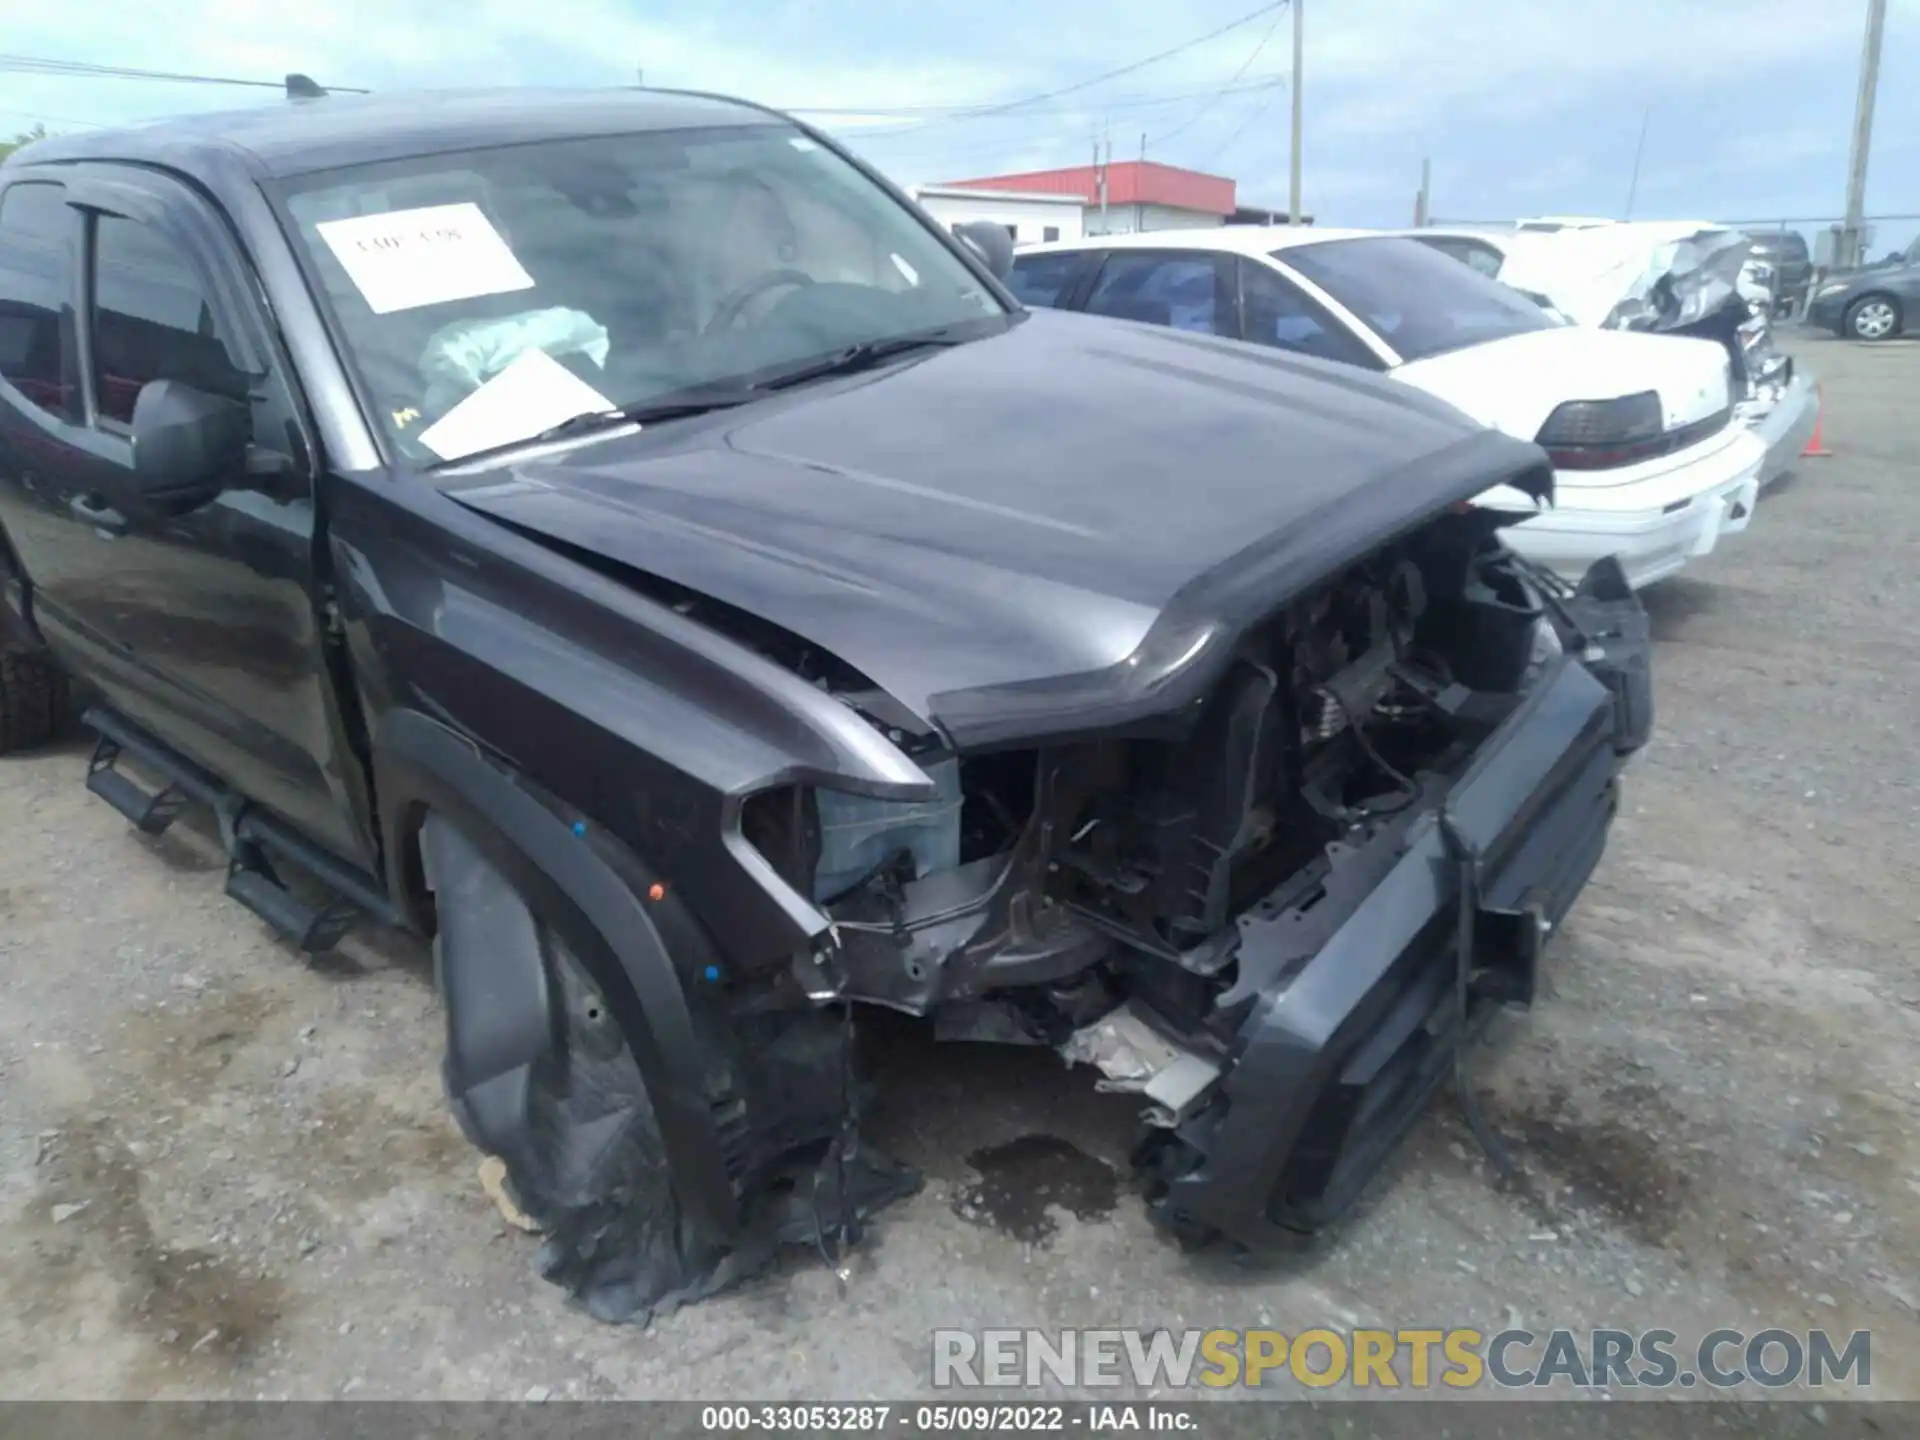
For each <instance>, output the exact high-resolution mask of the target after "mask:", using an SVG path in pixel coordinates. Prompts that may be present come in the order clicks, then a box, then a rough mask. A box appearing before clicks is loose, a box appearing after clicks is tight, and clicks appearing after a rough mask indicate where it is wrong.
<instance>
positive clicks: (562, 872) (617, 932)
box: [374, 710, 741, 1244]
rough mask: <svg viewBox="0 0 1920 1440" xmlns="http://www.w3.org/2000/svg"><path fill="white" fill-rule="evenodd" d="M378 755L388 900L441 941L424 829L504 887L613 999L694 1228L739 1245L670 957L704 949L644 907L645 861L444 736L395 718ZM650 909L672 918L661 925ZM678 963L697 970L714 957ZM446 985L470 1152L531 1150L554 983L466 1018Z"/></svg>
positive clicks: (665, 909) (672, 911)
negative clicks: (432, 827)
mask: <svg viewBox="0 0 1920 1440" xmlns="http://www.w3.org/2000/svg"><path fill="white" fill-rule="evenodd" d="M374 752H375V774H376V777H377V780H376V788H377V793H378V795H379V797H380V808H381V816H382V823H383V829H384V831H385V834H384V835H383V837H382V838H383V841H384V851H385V854H386V856H387V871H388V888H389V893H390V894H391V895H392V896H393V897H394V899H395V901H396V902H397V903H400V904H402V905H404V907H405V909H406V911H407V913H408V914H409V916H410V918H411V919H412V920H413V921H414V923H415V924H416V926H417V927H419V928H421V929H427V928H429V927H430V926H431V924H432V920H431V913H430V907H429V905H428V902H427V896H426V894H425V893H424V890H423V882H424V881H426V880H428V879H429V878H431V877H429V876H428V875H427V873H426V871H427V868H428V867H427V866H425V865H423V864H422V863H421V857H422V855H423V851H422V850H421V849H420V846H419V841H420V836H421V832H422V829H423V827H424V826H425V825H426V824H427V823H428V820H429V817H433V818H434V819H436V820H438V821H444V822H445V823H446V824H448V825H449V826H451V827H452V828H453V829H454V830H456V831H457V832H458V834H459V835H460V836H461V837H462V839H463V840H464V841H465V842H466V843H467V844H469V845H471V847H472V848H473V850H474V852H476V853H477V854H478V855H479V856H480V857H482V858H483V859H484V861H485V863H486V864H487V865H488V866H489V867H491V868H492V869H494V870H496V871H498V873H499V874H500V875H501V876H502V877H503V878H504V880H505V881H506V883H507V884H508V885H509V886H511V888H512V890H513V891H514V892H515V894H516V895H517V896H518V897H519V898H520V899H521V900H522V901H523V902H524V905H525V907H526V909H527V910H528V911H530V912H532V913H533V914H536V915H538V916H539V917H540V919H541V921H542V922H543V923H545V924H547V925H550V926H551V927H552V929H553V931H554V933H555V934H556V936H557V937H558V938H559V939H560V940H561V941H562V942H563V943H564V944H565V946H566V947H567V949H568V950H569V951H570V952H571V953H572V955H573V956H574V957H576V958H577V960H578V961H579V963H580V966H581V968H582V969H583V970H584V971H585V972H586V974H587V975H588V977H589V978H590V979H591V980H592V982H593V984H594V985H595V986H596V987H597V988H598V989H599V991H600V992H601V994H603V995H604V996H605V997H606V1001H607V1004H608V1007H609V1009H611V1010H612V1012H613V1015H614V1018H615V1020H616V1021H617V1022H618V1024H619V1026H620V1028H621V1030H622V1031H623V1033H624V1034H625V1036H626V1038H627V1042H628V1044H629V1045H630V1046H631V1048H632V1051H633V1057H634V1060H635V1062H636V1063H637V1065H638V1066H639V1069H640V1073H641V1075H642V1077H643V1079H644V1081H645V1084H646V1089H647V1094H648V1098H649V1100H650V1102H651V1104H652V1108H653V1112H654V1116H655V1119H656V1120H657V1122H658V1125H659V1130H660V1140H661V1147H662V1151H663V1156H664V1159H665V1161H666V1163H667V1166H668V1168H669V1170H670V1171H671V1172H672V1176H673V1182H674V1189H675V1191H676V1193H677V1194H678V1195H679V1196H680V1199H681V1203H682V1207H683V1209H684V1211H685V1215H686V1218H687V1220H688V1222H689V1223H690V1224H691V1225H692V1226H693V1228H694V1229H695V1230H696V1231H698V1232H699V1233H700V1234H702V1235H704V1236H706V1237H708V1238H710V1239H711V1240H713V1241H714V1242H716V1243H721V1244H724V1243H727V1242H729V1241H731V1240H732V1239H734V1238H735V1236H736V1235H737V1234H738V1232H739V1228H740V1223H741V1213H740V1205H739V1199H738V1196H737V1194H736V1192H735V1189H734V1186H733V1184H732V1182H731V1179H730V1178H729V1173H728V1166H727V1149H726V1144H725V1137H724V1136H723V1135H722V1133H721V1130H720V1126H719V1124H718V1123H717V1117H716V1114H715V1112H714V1109H713V1107H712V1106H711V1104H710V1103H709V1098H708V1095H707V1074H708V1070H707V1063H706V1062H707V1058H708V1057H707V1056H706V1054H705V1053H704V1050H703V1047H702V1044H701V1040H700V1036H699V1033H698V1030H697V1027H696V1023H695V1019H694V1015H693V1011H692V1007H691V1004H690V1001H689V997H688V995H687V993H686V991H685V989H684V988H683V987H682V985H681V981H680V976H679V972H678V970H677V968H676V965H675V955H674V952H675V949H679V950H689V949H691V948H695V947H698V946H699V945H700V944H701V943H702V942H701V939H700V937H699V934H698V931H697V928H696V927H694V926H693V925H692V924H691V922H690V921H687V920H685V918H684V917H682V916H680V915H679V914H678V910H679V907H678V906H677V904H675V902H674V901H673V900H672V899H671V898H670V897H669V898H668V900H667V901H666V903H665V904H663V905H659V906H651V907H650V906H648V905H644V904H643V903H642V900H641V896H642V895H643V894H645V893H646V892H647V886H648V884H649V883H650V881H651V877H650V876H648V875H646V873H645V870H644V867H643V866H642V864H641V862H640V861H639V860H638V859H637V858H636V857H633V856H630V855H626V854H624V853H623V854H620V855H617V856H610V855H609V854H608V851H609V848H610V847H611V846H612V845H613V842H611V841H610V840H608V839H606V838H604V837H602V836H600V835H599V834H598V833H597V831H595V830H593V829H592V828H591V827H584V826H582V827H580V828H579V829H576V824H577V822H576V820H575V819H574V818H573V817H570V816H566V815H563V814H562V813H561V811H560V809H559V807H558V806H557V805H556V804H555V803H554V802H552V801H550V800H548V799H547V798H546V797H545V796H543V795H541V794H539V793H537V792H536V791H535V789H534V788H533V787H531V786H530V785H528V784H527V783H525V782H524V781H522V780H520V779H518V778H517V777H514V776H512V775H511V774H509V772H507V771H506V770H504V769H502V768H500V767H499V766H497V765H495V764H493V763H492V762H491V761H489V760H487V759H485V758H483V757H482V755H481V753H480V751H479V750H478V748H477V747H476V746H475V745H474V744H473V742H472V741H470V740H468V739H466V738H465V737H463V736H461V735H459V734H458V733H457V732H455V731H453V730H451V729H449V728H448V727H446V726H445V725H442V724H441V723H439V722H438V721H435V720H432V719H430V718H428V717H427V716H425V715H422V714H420V713H418V712H416V711H409V710H397V711H391V712H389V713H388V714H386V715H385V716H383V717H382V718H381V720H380V722H379V725H378V727H377V729H376V734H375V742H374ZM582 831H584V833H582ZM621 848H622V849H623V848H624V847H621ZM614 862H617V863H618V867H619V868H618V869H616V868H615V863H614ZM650 909H657V910H659V911H661V912H662V913H660V914H659V915H658V917H657V918H656V916H655V915H654V914H650V913H649V910H650ZM663 932H666V933H663ZM669 935H670V936H671V940H669V938H668V936H669ZM682 958H684V959H687V960H688V961H689V962H690V963H691V964H692V965H693V966H695V967H696V968H699V967H700V966H701V965H702V962H703V961H705V960H706V958H707V957H705V956H704V955H688V956H683V957H682ZM508 973H509V974H510V975H511V974H512V971H511V970H509V972H508ZM443 982H444V986H445V988H444V989H443V993H444V994H446V995H447V997H448V1009H447V1018H448V1065H449V1070H448V1081H449V1092H450V1098H451V1099H453V1100H454V1102H455V1110H456V1113H457V1114H459V1115H460V1117H461V1120H462V1124H463V1126H465V1127H467V1128H468V1130H469V1138H470V1139H472V1140H473V1141H474V1143H476V1144H477V1145H480V1146H481V1147H482V1148H484V1149H487V1150H489V1151H491V1152H493V1153H495V1154H499V1155H501V1156H502V1157H503V1158H505V1157H506V1155H507V1154H508V1153H509V1152H510V1151H512V1150H513V1149H514V1148H515V1147H517V1146H518V1147H524V1146H526V1145H527V1144H529V1143H530V1140H529V1116H528V1112H527V1106H526V1099H527V1093H528V1092H527V1085H528V1083H529V1082H528V1078H527V1075H526V1073H525V1072H526V1071H527V1070H528V1069H529V1067H530V1066H531V1065H532V1063H533V1062H534V1060H535V1058H536V1057H537V1055H538V1054H539V1053H541V1052H542V1049H543V1047H544V1046H545V1044H546V1041H547V1038H548V1036H549V1035H550V1033H551V1024H552V1011H551V1007H550V1004H549V1005H548V1006H545V1007H543V1006H542V1005H540V1004H539V1003H538V997H539V996H540V995H541V994H543V993H544V989H543V987H544V985H545V981H544V979H543V978H539V979H537V978H536V977H534V976H532V975H528V974H524V973H521V974H519V975H517V977H515V978H512V979H511V980H510V981H509V982H505V983H507V984H508V990H507V992H506V993H508V994H509V995H511V996H512V997H513V1002H512V1008H510V1009H509V1008H507V1007H502V1006H496V1005H493V1004H488V1005H485V1006H480V1005H466V1004H463V1003H462V1002H461V1000H460V999H458V998H456V992H457V991H459V990H460V989H461V988H462V986H461V984H460V981H459V980H458V979H457V978H456V977H443ZM486 990H487V987H486V986H484V985H483V986H480V987H479V993H486ZM516 1072H519V1078H515V1077H516Z"/></svg>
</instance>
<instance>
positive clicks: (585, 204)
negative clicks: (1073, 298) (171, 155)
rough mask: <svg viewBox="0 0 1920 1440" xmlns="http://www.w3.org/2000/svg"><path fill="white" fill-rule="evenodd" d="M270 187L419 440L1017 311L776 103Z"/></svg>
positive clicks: (464, 447)
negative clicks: (746, 115)
mask: <svg viewBox="0 0 1920 1440" xmlns="http://www.w3.org/2000/svg"><path fill="white" fill-rule="evenodd" d="M280 197H281V199H282V201H283V203H284V205H285V208H286V213H287V216H288V218H289V219H290V221H291V224H292V229H293V230H294V232H295V233H296V235H297V237H298V241H299V243H300V245H301V247H302V249H303V252H304V257H305V260H306V262H307V266H308V270H309V274H310V276H311V278H312V280H313V281H314V282H315V283H316V285H317V287H318V288H319V289H320V290H321V291H322V293H323V295H324V299H325V302H326V306H327V309H328V310H329V311H330V312H331V321H332V324H333V326H334V328H335V330H336V331H337V334H338V339H339V343H340V344H341V346H342V348H343V349H344V350H345V352H346V353H347V356H348V358H349V360H350V362H351V363H352V365H353V367H354V368H355V370H356V371H357V372H358V375H359V379H360V382H361V384H362V386H363V387H364V389H365V390H366V392H367V393H368V396H369V398H370V401H371V404H372V409H373V418H374V421H375V423H376V424H377V425H378V426H379V427H380V428H381V429H383V430H384V431H385V432H386V435H387V437H388V439H389V440H390V442H391V443H392V446H393V448H394V449H395V450H397V451H398V452H399V453H400V454H401V455H402V456H404V457H406V458H408V459H410V460H413V461H415V462H421V463H429V464H430V463H435V462H439V461H447V460H455V459H458V458H460V457H461V456H463V455H468V454H472V453H474V452H477V451H480V450H485V449H492V448H494V447H497V446H500V445H503V444H512V443H514V442H517V441H521V440H526V439H530V438H532V437H534V436H536V435H540V434H543V433H545V432H548V431H550V430H553V429H554V428H555V427H556V426H557V425H561V424H565V423H567V422H569V421H574V420H575V417H578V416H584V415H591V414H597V413H602V412H607V413H611V412H615V411H625V410H632V409H644V408H647V407H650V406H653V407H655V408H662V407H660V405H659V402H662V401H665V402H668V403H667V405H666V406H665V407H664V409H662V413H664V411H665V410H671V409H673V408H675V406H674V404H673V403H672V402H673V401H674V400H675V398H676V397H681V396H692V395H696V394H699V395H706V396H715V395H719V396H721V398H722V399H727V398H731V399H733V400H735V401H737V400H738V399H739V398H740V393H739V392H745V393H748V394H751V393H752V391H751V390H750V389H749V387H752V386H755V385H757V384H760V383H763V382H766V381H769V380H777V378H778V377H779V376H780V374H781V372H783V371H796V373H798V371H797V370H796V367H806V366H808V365H809V364H810V363H816V364H817V362H819V361H821V360H822V359H823V358H825V357H830V356H833V355H836V354H838V353H841V352H844V351H848V350H850V349H851V348H852V347H856V346H862V347H865V346H870V345H871V343H872V342H876V341H877V342H882V344H883V345H887V342H892V341H895V340H898V339H900V338H901V337H917V336H927V337H929V338H932V339H937V340H939V341H941V342H943V343H951V342H953V341H956V340H965V339H969V338H974V337H975V336H977V335H981V334H986V333H991V332H993V331H995V330H997V329H1000V328H1002V327H1004V326H1005V324H1006V323H1008V315H1009V312H1008V310H1007V309H1006V307H1005V306H1004V305H1003V304H1002V302H1001V301H1000V300H999V299H998V298H997V297H996V296H995V295H994V294H993V293H992V291H991V290H990V289H989V288H988V287H987V286H985V285H983V284H982V283H981V282H980V280H979V279H978V277H977V276H976V275H975V273H974V272H973V271H972V270H970V269H969V268H968V267H967V265H966V264H965V263H964V262H963V261H962V260H961V259H960V258H959V257H958V256H957V255H955V254H954V253H953V251H952V250H951V249H949V248H948V242H947V241H945V240H944V239H943V238H942V237H940V236H938V235H937V234H935V233H934V232H933V231H931V230H930V229H929V228H928V227H927V226H926V225H925V224H924V223H923V222H922V221H921V220H920V219H919V218H918V217H917V216H915V215H914V213H913V212H912V211H910V210H909V209H907V208H905V207H904V206H902V205H901V204H900V203H899V202H898V201H896V200H895V199H894V198H893V197H892V196H890V195H888V194H887V193H886V192H885V191H884V190H882V189H881V188H880V187H878V186H876V185H875V184H873V182H872V181H870V180H869V179H868V178H867V177H866V176H865V175H863V174H862V173H861V172H860V171H859V170H858V169H857V168H856V167H854V166H853V165H851V164H849V163H848V162H847V161H846V160H844V159H843V158H842V157H840V156H839V155H837V154H835V153H834V152H833V151H832V150H830V149H827V148H826V147H824V146H821V145H819V144H817V143H816V142H814V141H813V140H811V139H809V138H808V137H806V136H805V135H803V134H801V133H800V132H799V131H797V130H795V129H794V128H793V127H791V126H788V125H782V124H768V125H755V126H746V127H741V126H734V127H724V128H713V129H704V130H675V131H658V132H647V133H637V134H630V135H616V136H595V137H591V138H583V139H573V140H564V141H554V142H544V143H534V144H522V145H509V146H501V147H497V148H490V149H484V150H470V151H462V152H459V153H451V154H438V155H432V156H426V157H419V158H414V159H409V160H404V161H397V162H390V163H383V164H377V165H366V166H355V167H347V168H343V169H338V170H332V171H327V172H324V173H321V174H315V175H309V176H303V177H300V179H299V180H297V181H296V182H293V183H292V184H290V185H288V186H287V187H286V188H285V189H283V190H282V191H281V192H280ZM891 348H892V347H891V346H890V345H889V346H888V349H889V350H891ZM722 392H734V393H732V394H730V395H728V394H723V393H722ZM685 408H687V409H689V410H692V409H698V408H704V407H702V406H697V405H693V404H688V405H687V406H686V407H685Z"/></svg>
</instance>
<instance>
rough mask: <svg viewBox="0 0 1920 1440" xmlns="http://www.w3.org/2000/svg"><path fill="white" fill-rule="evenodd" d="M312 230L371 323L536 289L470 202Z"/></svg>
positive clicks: (395, 212)
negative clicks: (396, 313) (475, 298)
mask: <svg viewBox="0 0 1920 1440" xmlns="http://www.w3.org/2000/svg"><path fill="white" fill-rule="evenodd" d="M314 228H315V229H316V230H318V231H319V232H320V238H321V239H322V240H324V241H326V242H327V248H328V249H330V250H332V251H333V253H334V254H335V255H336V256H337V257H339V260H340V264H341V265H342V266H343V267H344V268H345V269H346V272H347V277H348V278H349V279H350V280H352V281H353V283H354V285H355V286H357V287H358V288H359V291H360V293H361V294H362V295H364V296H365V297H366V300H367V304H368V305H369V306H370V307H372V310H373V313H374V314H376V315H386V314H389V313H390V312H392V311H395V310H412V309H414V308H416V307H417V306H421V305H435V304H438V303H439V302H440V301H442V300H465V299H468V298H470V297H472V296H475V295H500V294H504V293H505V292H507V291H509V290H531V289H532V288H533V277H532V276H531V275H529V274H528V273H527V272H526V268H525V267H524V266H523V265H521V263H520V262H519V260H518V259H516V258H515V257H514V253H513V251H512V250H511V249H509V248H508V246H507V242H506V241H505V240H503V239H501V238H500V232H499V231H498V230H496V229H494V228H493V222H492V221H490V220H488V219H487V217H486V214H485V212H484V211H482V210H481V209H480V207H479V206H478V205H475V204H473V203H472V202H471V201H468V202H465V203H462V204H459V205H427V206H424V207H422V208H420V209H416V210H389V211H387V212H386V213H385V214H382V215H355V216H354V217H352V218H351V219H348V220H325V221H322V222H321V223H320V224H318V225H316V226H315V227H314Z"/></svg>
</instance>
